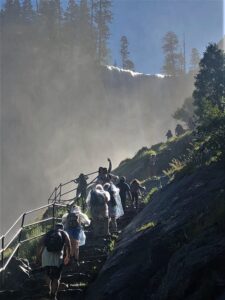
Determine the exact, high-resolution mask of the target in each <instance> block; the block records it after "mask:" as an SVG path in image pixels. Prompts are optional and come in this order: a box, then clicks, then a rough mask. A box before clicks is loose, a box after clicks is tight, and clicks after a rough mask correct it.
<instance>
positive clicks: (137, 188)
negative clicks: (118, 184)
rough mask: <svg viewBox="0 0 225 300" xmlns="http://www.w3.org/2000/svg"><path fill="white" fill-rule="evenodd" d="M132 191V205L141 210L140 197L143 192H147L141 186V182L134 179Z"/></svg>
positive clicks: (131, 186)
mask: <svg viewBox="0 0 225 300" xmlns="http://www.w3.org/2000/svg"><path fill="white" fill-rule="evenodd" d="M130 191H131V196H132V203H133V207H134V208H135V209H138V208H139V196H140V194H141V192H143V191H145V187H143V186H141V183H140V181H139V180H137V179H134V180H133V181H132V182H131V185H130Z"/></svg>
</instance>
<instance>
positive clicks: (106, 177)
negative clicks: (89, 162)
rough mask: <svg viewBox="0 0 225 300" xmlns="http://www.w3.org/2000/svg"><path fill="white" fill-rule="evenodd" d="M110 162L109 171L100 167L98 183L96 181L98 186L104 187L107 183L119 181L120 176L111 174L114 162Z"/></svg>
mask: <svg viewBox="0 0 225 300" xmlns="http://www.w3.org/2000/svg"><path fill="white" fill-rule="evenodd" d="M108 162H109V167H108V170H107V168H104V167H99V169H98V176H97V181H96V183H97V184H102V185H104V184H105V183H106V182H110V181H115V180H117V179H118V176H115V175H113V174H111V171H112V162H111V159H110V158H108Z"/></svg>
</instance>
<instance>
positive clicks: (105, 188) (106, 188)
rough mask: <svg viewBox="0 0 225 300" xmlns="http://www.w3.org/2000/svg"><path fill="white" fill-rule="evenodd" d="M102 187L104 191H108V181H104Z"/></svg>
mask: <svg viewBox="0 0 225 300" xmlns="http://www.w3.org/2000/svg"><path fill="white" fill-rule="evenodd" d="M103 188H104V190H105V191H108V190H109V188H110V183H108V182H106V183H105V184H104V186H103Z"/></svg>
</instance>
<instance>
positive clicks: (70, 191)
mask: <svg viewBox="0 0 225 300" xmlns="http://www.w3.org/2000/svg"><path fill="white" fill-rule="evenodd" d="M76 190H77V188H75V189H72V190H69V191H68V192H65V193H62V195H61V196H65V195H67V194H69V193H72V192H74V191H76Z"/></svg>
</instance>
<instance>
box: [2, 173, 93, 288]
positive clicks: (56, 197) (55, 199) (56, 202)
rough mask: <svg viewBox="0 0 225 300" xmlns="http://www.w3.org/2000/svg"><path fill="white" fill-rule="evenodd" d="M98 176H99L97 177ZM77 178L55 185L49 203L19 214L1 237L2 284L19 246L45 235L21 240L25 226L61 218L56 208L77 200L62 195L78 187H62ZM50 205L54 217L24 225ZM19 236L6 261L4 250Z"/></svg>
mask: <svg viewBox="0 0 225 300" xmlns="http://www.w3.org/2000/svg"><path fill="white" fill-rule="evenodd" d="M96 173H98V171H95V172H91V173H89V174H86V175H85V176H90V175H93V174H96ZM96 178H97V177H96ZM96 178H94V179H93V180H91V182H89V183H88V186H90V185H91V184H92V183H93V182H94V181H95V180H96ZM75 180H76V179H72V180H70V181H68V182H65V183H60V184H59V186H58V187H55V188H54V190H53V192H52V193H51V195H50V196H49V198H48V204H46V205H43V206H41V207H38V208H35V209H33V210H29V211H26V212H25V213H23V214H22V215H20V216H19V218H18V219H17V220H16V221H15V222H14V223H13V225H12V226H11V227H10V228H9V229H8V230H7V231H6V233H5V234H4V235H2V236H1V237H0V242H1V244H0V247H1V249H0V275H1V282H0V283H1V284H2V283H3V282H4V271H5V270H6V268H7V266H8V264H9V263H10V261H11V259H12V257H13V256H14V255H15V254H16V253H17V255H18V251H19V248H20V246H21V245H22V244H24V243H26V242H28V241H31V240H34V239H37V238H39V237H41V236H43V235H44V234H45V233H41V234H39V235H35V236H33V237H30V238H27V239H25V240H21V236H22V232H23V230H24V229H25V228H27V227H29V226H34V225H38V224H42V223H44V222H47V221H51V220H52V221H53V224H52V225H54V223H55V221H56V220H58V219H59V218H57V217H55V212H56V211H55V208H57V207H68V205H72V204H73V203H74V201H75V200H76V197H74V198H72V199H67V200H65V199H62V196H65V195H67V194H69V193H72V192H74V191H76V190H77V187H76V188H74V189H72V190H69V191H65V192H62V188H63V187H65V186H66V185H68V184H70V183H72V182H74V183H76V182H75ZM50 201H52V203H49V202H50ZM60 202H69V204H67V205H65V204H62V203H60ZM49 207H52V208H53V209H52V217H49V218H46V219H44V220H40V221H36V222H33V223H29V224H26V225H24V223H25V218H26V216H27V215H29V214H31V213H34V212H37V211H40V210H42V209H44V208H49ZM19 222H21V224H20V228H19V230H17V231H16V233H15V234H14V235H13V237H12V238H11V239H10V241H9V242H8V243H7V244H6V245H5V239H6V237H7V236H8V234H9V233H10V232H11V231H12V230H13V229H14V228H15V226H16V225H18V223H19ZM17 238H18V242H17V244H16V246H15V249H14V250H13V251H12V253H11V255H10V256H9V257H7V259H6V261H5V257H4V252H5V251H6V250H7V249H9V246H10V245H11V244H12V243H13V242H14V241H15V240H16V239H17Z"/></svg>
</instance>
